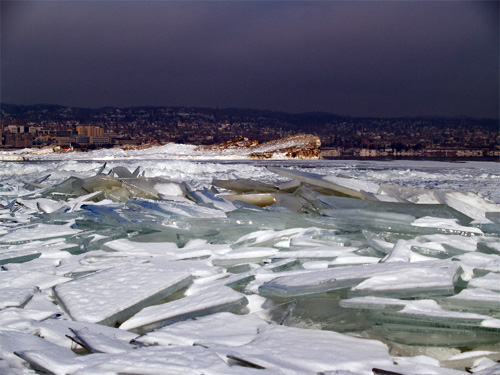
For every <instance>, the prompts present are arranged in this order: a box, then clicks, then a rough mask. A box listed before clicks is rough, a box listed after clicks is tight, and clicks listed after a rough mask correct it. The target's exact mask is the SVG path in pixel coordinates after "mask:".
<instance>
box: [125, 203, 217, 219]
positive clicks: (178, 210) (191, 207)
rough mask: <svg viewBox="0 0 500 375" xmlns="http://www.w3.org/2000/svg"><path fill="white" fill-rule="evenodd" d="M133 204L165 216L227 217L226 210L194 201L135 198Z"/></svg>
mask: <svg viewBox="0 0 500 375" xmlns="http://www.w3.org/2000/svg"><path fill="white" fill-rule="evenodd" d="M132 203H133V204H136V205H138V206H141V207H143V208H145V209H147V210H150V211H152V212H155V213H159V214H161V215H164V216H172V215H173V216H185V217H195V218H225V217H226V214H225V213H224V211H221V210H218V209H214V208H210V207H203V206H200V205H196V204H194V203H185V202H168V201H160V202H154V201H148V200H134V201H132Z"/></svg>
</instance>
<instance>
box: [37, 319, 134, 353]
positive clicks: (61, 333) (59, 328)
mask: <svg viewBox="0 0 500 375" xmlns="http://www.w3.org/2000/svg"><path fill="white" fill-rule="evenodd" d="M31 327H32V333H33V334H36V335H38V336H40V337H43V338H44V339H45V340H48V341H50V342H52V343H54V344H58V345H60V346H64V347H66V348H68V349H71V348H74V346H75V344H74V342H73V341H71V340H70V339H68V335H71V333H72V332H73V331H78V332H82V331H85V332H87V333H88V335H89V336H90V335H91V336H96V337H99V336H100V337H102V338H112V339H113V340H114V341H116V340H117V341H120V342H121V343H122V344H128V343H129V342H130V341H131V340H133V339H135V338H136V337H137V335H136V334H134V333H131V332H128V331H124V330H121V329H118V328H113V327H108V326H104V325H102V324H95V323H89V322H77V321H74V320H69V317H68V316H66V315H64V317H60V318H56V319H46V320H43V321H40V322H38V321H35V322H32V323H31Z"/></svg>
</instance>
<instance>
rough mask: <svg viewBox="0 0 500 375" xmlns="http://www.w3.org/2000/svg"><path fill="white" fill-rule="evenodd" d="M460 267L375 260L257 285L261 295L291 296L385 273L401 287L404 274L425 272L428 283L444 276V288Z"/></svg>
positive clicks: (434, 262) (356, 282)
mask: <svg viewBox="0 0 500 375" xmlns="http://www.w3.org/2000/svg"><path fill="white" fill-rule="evenodd" d="M458 268H459V266H458V265H457V264H455V263H451V262H450V263H449V264H447V265H444V264H443V263H441V262H439V261H437V262H436V261H428V262H415V263H402V262H394V263H378V264H369V265H360V266H346V267H339V268H329V269H326V270H318V271H315V272H310V271H304V272H299V271H295V272H293V273H291V274H289V275H287V276H281V277H278V278H275V279H274V280H272V281H269V282H267V283H265V284H264V285H262V286H260V287H259V294H262V295H264V296H278V297H291V296H301V295H309V294H317V293H324V292H327V291H330V290H336V289H344V288H351V287H354V286H356V285H358V284H359V283H361V282H362V281H364V280H366V279H368V278H370V277H375V276H383V275H388V276H392V277H396V278H398V281H397V283H398V284H399V285H397V286H395V287H398V286H399V287H400V288H404V285H405V276H406V274H408V273H409V272H425V274H426V275H427V279H428V280H429V282H430V281H431V280H432V279H433V277H434V276H433V273H435V274H436V275H435V277H436V278H438V277H440V276H441V275H442V277H443V279H446V283H445V284H446V288H449V287H450V284H451V281H450V278H451V276H450V275H451V274H453V278H452V279H454V278H455V277H456V276H455V274H456V273H457V272H458ZM413 288H416V290H415V292H418V291H420V290H419V288H418V285H414V284H413Z"/></svg>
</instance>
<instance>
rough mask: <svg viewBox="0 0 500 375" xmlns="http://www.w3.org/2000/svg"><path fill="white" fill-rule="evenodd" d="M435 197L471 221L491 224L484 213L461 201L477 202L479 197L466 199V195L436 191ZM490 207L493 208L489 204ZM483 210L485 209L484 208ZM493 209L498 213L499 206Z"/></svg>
mask: <svg viewBox="0 0 500 375" xmlns="http://www.w3.org/2000/svg"><path fill="white" fill-rule="evenodd" d="M472 194H473V193H470V195H472ZM436 195H437V197H438V199H439V200H441V201H442V202H443V203H444V204H446V205H448V206H450V207H452V208H454V209H455V210H457V211H459V212H461V213H463V214H464V215H466V216H468V217H470V218H471V219H474V220H475V221H476V223H483V224H484V223H486V224H488V223H492V221H491V220H488V219H487V218H486V212H485V211H483V210H482V209H479V208H477V207H474V206H473V205H471V204H469V203H468V202H467V201H464V200H463V199H464V198H465V200H469V201H472V202H473V201H474V200H476V201H477V200H479V199H480V197H479V196H477V195H476V196H475V197H474V198H472V197H470V196H469V197H468V196H467V195H465V196H464V194H456V193H455V194H454V193H451V192H450V193H447V192H440V191H436ZM468 198H471V199H468ZM490 205H491V206H495V205H493V204H490ZM480 206H481V205H480ZM484 206H487V205H486V204H485V205H484ZM484 208H485V207H484ZM495 209H496V210H497V211H500V206H495Z"/></svg>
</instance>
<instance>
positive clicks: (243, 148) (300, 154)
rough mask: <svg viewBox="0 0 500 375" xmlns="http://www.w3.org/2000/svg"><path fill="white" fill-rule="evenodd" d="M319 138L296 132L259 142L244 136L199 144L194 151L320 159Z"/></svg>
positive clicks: (265, 157) (260, 156)
mask: <svg viewBox="0 0 500 375" xmlns="http://www.w3.org/2000/svg"><path fill="white" fill-rule="evenodd" d="M320 147H321V140H320V139H319V137H318V136H315V135H311V134H296V135H292V136H288V137H284V138H281V139H277V140H273V141H269V142H264V143H259V141H258V140H251V139H248V138H246V137H240V138H236V139H233V140H230V141H226V142H222V143H217V144H213V145H208V146H199V147H197V148H196V150H195V151H211V152H214V151H215V152H218V153H222V154H227V153H231V152H233V153H237V154H240V155H241V154H246V155H248V157H249V158H251V159H273V158H283V159H320V158H321V152H320Z"/></svg>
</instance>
